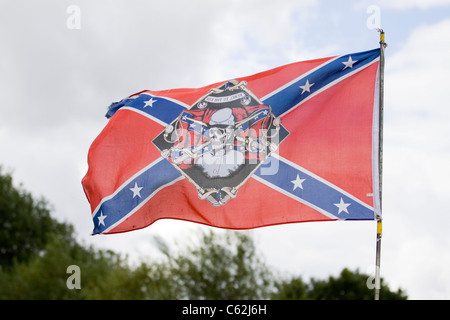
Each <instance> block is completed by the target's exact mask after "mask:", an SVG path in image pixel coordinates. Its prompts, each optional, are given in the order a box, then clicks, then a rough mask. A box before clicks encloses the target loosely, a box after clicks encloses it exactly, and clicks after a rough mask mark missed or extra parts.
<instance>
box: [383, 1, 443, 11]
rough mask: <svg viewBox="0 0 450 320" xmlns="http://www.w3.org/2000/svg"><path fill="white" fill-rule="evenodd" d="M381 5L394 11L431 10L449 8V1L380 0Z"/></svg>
mask: <svg viewBox="0 0 450 320" xmlns="http://www.w3.org/2000/svg"><path fill="white" fill-rule="evenodd" d="M379 3H380V5H382V6H383V7H385V8H393V9H402V10H404V9H410V8H419V9H430V8H434V7H442V6H449V5H450V1H449V0H380V1H379Z"/></svg>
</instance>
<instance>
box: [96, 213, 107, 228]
mask: <svg viewBox="0 0 450 320" xmlns="http://www.w3.org/2000/svg"><path fill="white" fill-rule="evenodd" d="M106 217H107V216H104V215H103V211H100V215H99V216H98V225H99V226H100V225H101V224H102V225H105V218H106Z"/></svg>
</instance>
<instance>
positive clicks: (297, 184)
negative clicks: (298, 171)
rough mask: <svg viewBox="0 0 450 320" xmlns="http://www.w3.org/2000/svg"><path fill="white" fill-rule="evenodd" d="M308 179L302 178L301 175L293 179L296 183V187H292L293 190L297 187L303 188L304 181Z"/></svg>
mask: <svg viewBox="0 0 450 320" xmlns="http://www.w3.org/2000/svg"><path fill="white" fill-rule="evenodd" d="M305 180H306V179H300V177H299V176H298V175H297V178H296V179H295V180H292V181H291V182H292V183H293V184H294V189H292V191H294V190H295V189H297V188H300V189H302V190H303V185H302V183H303V181H305Z"/></svg>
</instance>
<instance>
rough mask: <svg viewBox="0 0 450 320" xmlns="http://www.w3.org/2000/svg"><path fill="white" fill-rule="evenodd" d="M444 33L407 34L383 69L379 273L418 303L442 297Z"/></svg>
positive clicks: (448, 279) (448, 68) (440, 27)
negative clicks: (381, 260) (382, 257)
mask: <svg viewBox="0 0 450 320" xmlns="http://www.w3.org/2000/svg"><path fill="white" fill-rule="evenodd" d="M448 30H450V20H448V19H447V20H443V21H441V22H439V23H435V24H433V25H423V26H419V27H417V28H415V29H413V30H412V31H411V33H410V36H409V38H407V39H406V41H405V44H404V45H403V47H402V48H401V50H399V51H398V52H395V53H393V54H389V55H388V57H387V62H386V79H385V89H386V97H385V98H386V99H385V100H386V103H385V154H384V160H385V161H384V168H385V170H384V195H385V196H384V216H385V223H386V225H387V228H386V236H385V238H386V240H385V241H384V244H383V246H384V247H383V254H384V255H385V257H386V259H385V261H386V262H385V267H384V268H383V269H384V270H385V272H386V275H387V276H388V278H389V279H394V281H395V282H397V281H398V283H399V285H401V283H404V284H405V286H406V288H407V289H409V290H408V291H409V293H410V294H411V295H412V297H414V298H418V299H431V298H439V299H446V298H448V297H449V296H450V288H449V285H450V275H448V274H447V272H446V271H445V267H444V266H445V265H446V264H447V263H448V260H449V256H448V254H447V253H448V252H449V250H450V247H449V246H450V237H449V236H448V225H449V224H450V216H449V215H448V214H447V212H448V210H447V202H448V199H450V190H449V188H448V186H447V183H448V181H449V179H450V168H449V166H448V164H449V163H450V142H449V141H448V137H449V136H450V127H449V126H448V124H447V119H449V118H450V109H449V108H448V106H447V101H449V99H450V93H449V91H448V84H447V80H446V78H447V75H448V73H449V72H450V65H449V64H448V62H447V60H448V56H449V55H450V36H449V34H448ZM387 50H389V47H388V48H387Z"/></svg>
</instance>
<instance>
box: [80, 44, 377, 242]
mask: <svg viewBox="0 0 450 320" xmlns="http://www.w3.org/2000/svg"><path fill="white" fill-rule="evenodd" d="M379 56H380V51H379V49H375V50H370V51H365V52H359V53H352V54H346V55H342V56H336V57H329V58H322V59H316V60H310V61H302V62H296V63H292V64H289V65H285V66H281V67H279V68H275V69H272V70H268V71H264V72H261V73H258V74H255V75H252V76H248V77H240V78H237V79H233V80H229V81H223V82H219V83H215V84H212V85H209V86H205V87H202V88H190V89H171V90H163V91H151V90H145V91H142V92H139V93H136V94H133V95H132V96H129V97H127V98H125V99H123V100H122V101H120V102H116V103H113V104H112V105H111V106H110V108H109V110H108V113H107V115H106V116H107V117H108V118H109V122H108V123H107V125H106V126H105V128H104V129H103V130H102V131H101V132H100V134H99V136H98V137H97V138H96V139H95V140H94V142H93V143H92V145H91V147H90V150H89V154H88V164H89V169H88V172H87V173H86V175H85V177H84V178H83V180H82V185H83V188H84V191H85V194H86V196H87V199H88V201H89V203H90V206H91V210H92V219H93V223H94V231H93V233H94V234H98V233H103V234H109V233H118V232H126V231H131V230H135V229H140V228H144V227H146V226H148V225H150V224H152V223H153V222H155V221H157V220H158V219H165V218H170V219H181V220H186V221H191V222H197V223H202V224H206V225H211V226H216V227H221V228H230V229H249V228H256V227H262V226H269V225H275V224H283V223H295V222H307V221H329V220H374V219H375V217H376V215H377V214H380V210H379V190H378V175H379V173H378V152H379V151H378V144H379V141H378V128H379V123H378V111H379V110H378V74H379Z"/></svg>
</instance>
